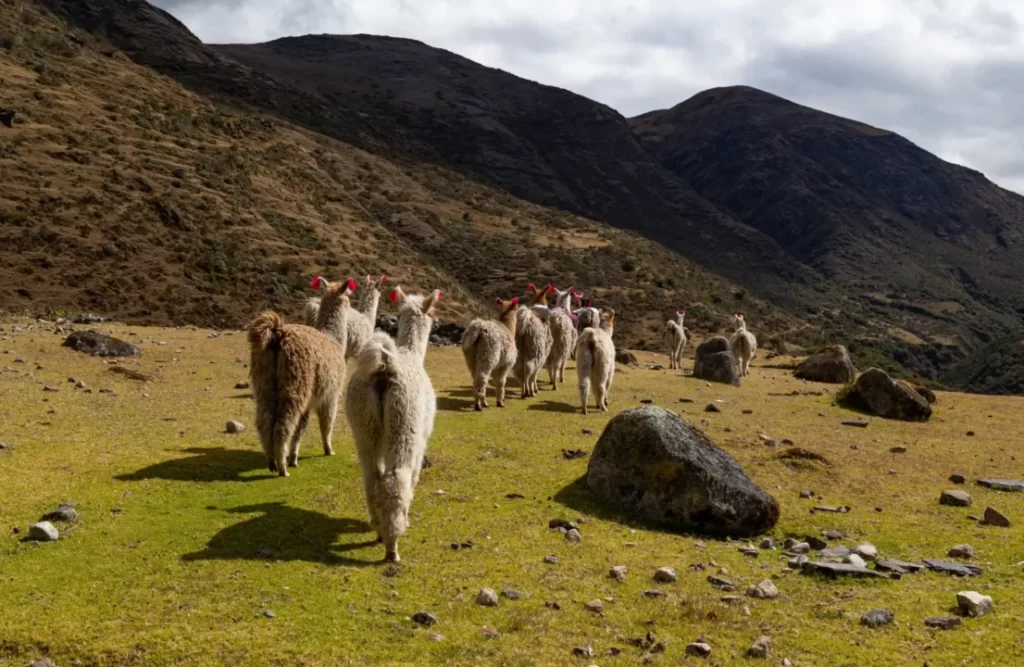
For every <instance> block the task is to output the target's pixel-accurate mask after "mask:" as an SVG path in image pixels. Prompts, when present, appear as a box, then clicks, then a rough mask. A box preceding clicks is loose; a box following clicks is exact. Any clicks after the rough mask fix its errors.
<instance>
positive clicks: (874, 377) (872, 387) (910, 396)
mask: <svg viewBox="0 0 1024 667" xmlns="http://www.w3.org/2000/svg"><path fill="white" fill-rule="evenodd" d="M852 393H854V394H856V397H855V398H856V399H858V401H859V403H860V404H861V405H862V406H863V407H864V408H866V409H867V410H868V411H870V412H871V413H872V414H874V415H877V416H879V417H885V418H886V419H901V420H903V421H927V420H928V418H929V417H931V416H932V406H931V405H929V403H928V401H926V400H925V399H924V397H923V396H921V394H919V393H917V391H915V390H914V388H913V387H911V386H910V385H909V384H908V383H906V382H903V381H899V382H897V381H896V380H893V379H892V378H891V377H889V375H888V374H887V373H886V372H885V371H883V370H881V369H878V368H869V369H868V370H866V371H864V372H863V373H862V374H861V376H860V377H859V378H857V384H855V385H854V387H853V391H852ZM850 398H854V397H852V396H851V397H850Z"/></svg>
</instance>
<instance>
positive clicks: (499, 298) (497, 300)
mask: <svg viewBox="0 0 1024 667" xmlns="http://www.w3.org/2000/svg"><path fill="white" fill-rule="evenodd" d="M494 305H495V306H500V305H501V297H498V298H497V299H495V300H494Z"/></svg>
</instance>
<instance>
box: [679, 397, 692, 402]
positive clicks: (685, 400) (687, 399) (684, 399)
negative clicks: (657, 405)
mask: <svg viewBox="0 0 1024 667" xmlns="http://www.w3.org/2000/svg"><path fill="white" fill-rule="evenodd" d="M679 402H680V403H693V399H692V398H680V399H679Z"/></svg>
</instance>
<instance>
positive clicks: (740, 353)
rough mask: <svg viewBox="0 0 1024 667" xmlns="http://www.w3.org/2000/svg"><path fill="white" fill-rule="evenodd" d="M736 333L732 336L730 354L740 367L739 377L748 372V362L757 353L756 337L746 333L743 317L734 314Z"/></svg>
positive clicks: (745, 323)
mask: <svg viewBox="0 0 1024 667" xmlns="http://www.w3.org/2000/svg"><path fill="white" fill-rule="evenodd" d="M734 317H735V318H736V333H734V334H733V335H732V340H731V341H730V342H731V343H732V353H733V354H734V355H735V356H736V363H737V364H739V367H740V375H742V376H746V375H747V374H748V372H749V371H750V362H751V361H753V359H754V355H755V354H756V353H757V337H755V336H754V334H752V333H751V332H749V331H747V322H746V320H744V319H743V315H741V314H740V313H736V315H735V316H734Z"/></svg>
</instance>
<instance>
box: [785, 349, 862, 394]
mask: <svg viewBox="0 0 1024 667" xmlns="http://www.w3.org/2000/svg"><path fill="white" fill-rule="evenodd" d="M793 375H794V376H796V377H798V378H800V379H801V380H810V381H811V382H831V383H833V384H846V383H848V382H853V380H854V379H855V378H856V377H857V369H855V368H854V367H853V361H851V360H850V353H849V352H848V351H847V350H846V347H845V346H843V345H830V346H828V347H826V348H825V349H823V350H821V351H819V352H816V353H814V354H812V355H811V356H809V357H807V358H806V359H804V360H803V361H802V362H801V363H800V365H799V366H797V367H796V370H795V371H793Z"/></svg>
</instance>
